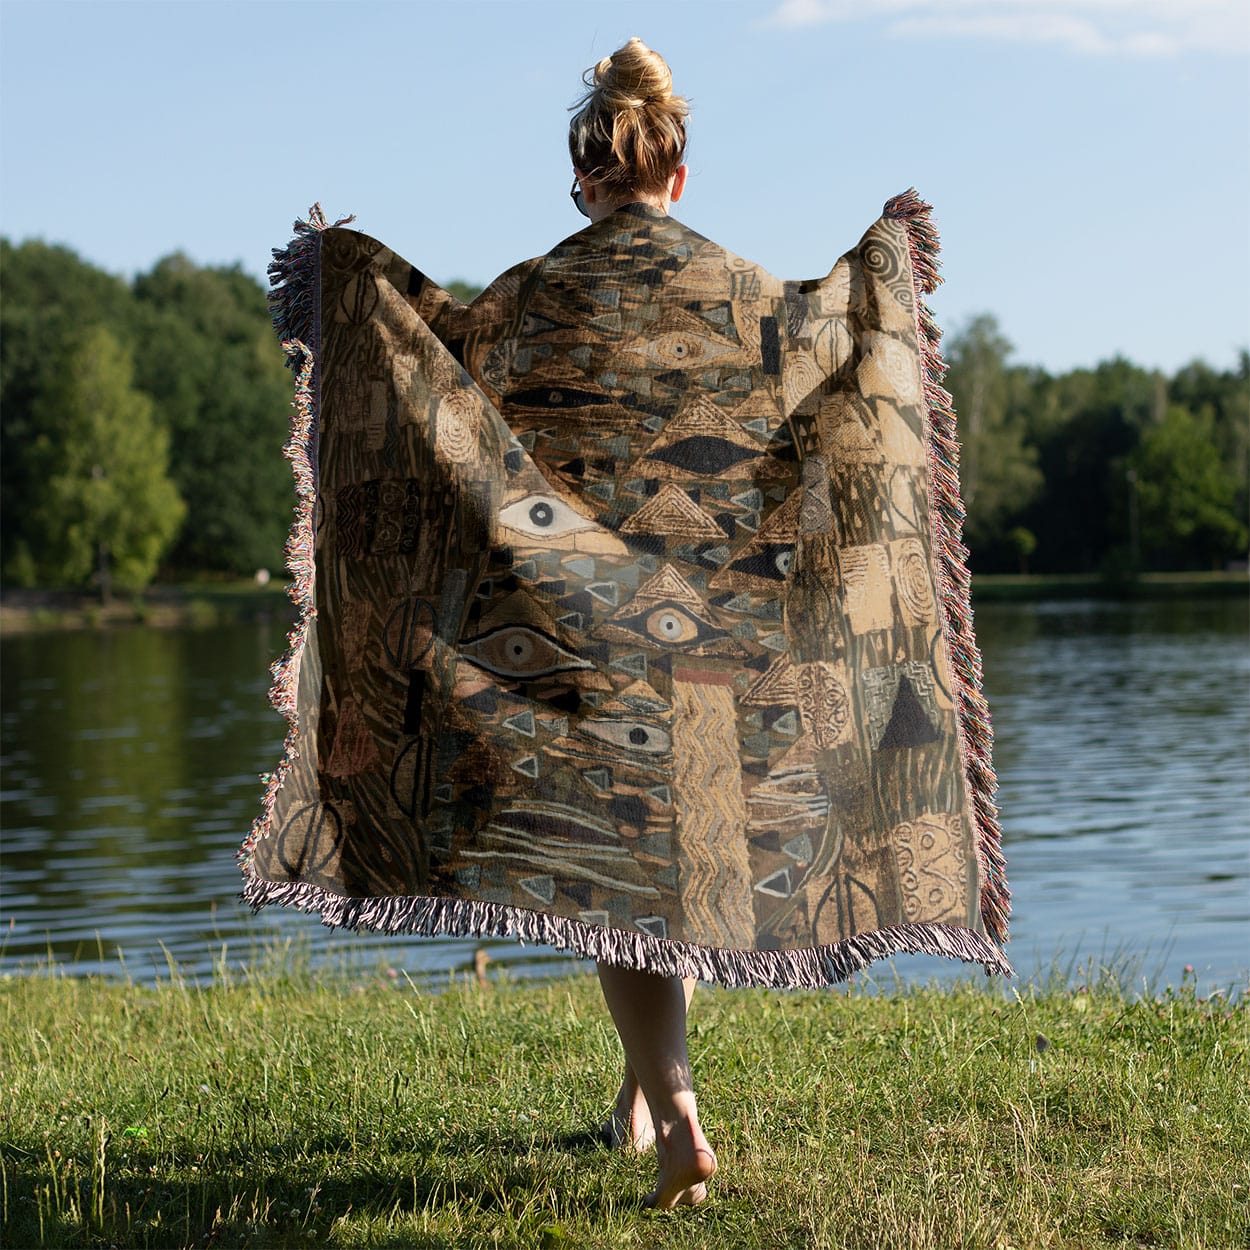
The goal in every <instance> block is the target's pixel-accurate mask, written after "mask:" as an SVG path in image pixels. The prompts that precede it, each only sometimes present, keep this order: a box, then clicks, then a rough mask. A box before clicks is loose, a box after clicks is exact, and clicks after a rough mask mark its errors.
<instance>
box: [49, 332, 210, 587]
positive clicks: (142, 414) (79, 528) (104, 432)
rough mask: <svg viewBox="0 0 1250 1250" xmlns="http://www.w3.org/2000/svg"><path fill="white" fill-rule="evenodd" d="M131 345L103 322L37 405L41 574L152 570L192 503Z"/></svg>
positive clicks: (112, 579)
mask: <svg viewBox="0 0 1250 1250" xmlns="http://www.w3.org/2000/svg"><path fill="white" fill-rule="evenodd" d="M133 373H134V367H133V364H132V362H131V359H130V353H129V352H128V351H127V350H126V349H125V348H123V347H122V346H121V345H120V344H119V343H118V342H117V340H116V339H115V338H114V337H113V335H112V334H111V333H110V332H109V331H108V330H106V329H105V328H104V327H103V326H97V327H95V328H94V329H89V330H87V331H86V333H85V334H84V335H83V336H82V338H81V340H80V341H79V342H78V343H77V345H75V346H74V347H72V348H71V349H70V350H69V351H68V352H67V353H66V354H65V356H64V357H63V358H62V359H61V360H60V361H59V363H58V367H57V369H56V371H55V373H54V374H52V376H51V377H50V378H49V379H48V380H47V382H46V383H45V385H44V388H43V389H42V390H41V391H40V393H39V395H38V396H37V398H36V400H35V403H34V405H33V408H32V416H33V422H34V426H35V429H36V431H37V433H36V434H35V437H34V440H33V443H32V444H31V446H30V448H29V452H28V455H27V465H28V468H29V469H30V470H31V471H32V472H33V473H34V474H35V476H36V480H37V481H38V482H39V484H40V489H39V491H38V494H37V496H36V497H35V500H34V502H33V504H32V516H31V521H32V524H31V526H30V533H31V534H32V535H33V536H34V537H35V544H34V545H32V546H30V547H29V548H27V551H28V553H29V559H30V560H31V562H32V565H33V568H34V569H35V570H36V571H37V572H38V574H39V575H40V580H44V581H50V582H54V583H61V584H70V585H82V584H84V583H86V582H87V581H89V580H90V579H91V577H92V576H93V574H94V575H96V576H97V577H98V578H99V584H100V589H101V593H102V594H103V595H104V596H105V597H106V598H107V597H108V595H109V593H110V590H111V587H112V585H113V584H116V585H117V586H119V587H122V588H125V589H128V590H138V589H141V588H142V587H144V586H146V585H147V584H148V582H150V581H151V580H152V577H153V575H154V574H155V572H156V566H157V563H158V561H159V560H160V557H161V555H162V553H163V552H164V551H165V549H166V548H167V547H168V545H169V543H170V541H171V540H172V538H173V536H174V535H175V533H177V530H178V526H179V525H180V524H181V522H182V518H183V516H184V514H185V511H186V508H185V506H184V504H183V502H182V500H181V499H180V498H179V496H178V492H177V490H176V489H175V487H174V484H173V483H172V482H171V481H170V480H169V478H168V477H167V476H166V469H167V465H168V458H169V436H168V434H167V433H166V431H165V430H163V429H161V428H160V427H159V426H158V425H157V424H156V422H155V420H154V418H153V411H152V401H151V399H149V398H148V396H147V395H144V394H143V393H142V392H140V391H138V390H136V389H135V388H134V386H133V385H132V381H133Z"/></svg>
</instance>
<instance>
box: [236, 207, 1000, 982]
mask: <svg viewBox="0 0 1250 1250" xmlns="http://www.w3.org/2000/svg"><path fill="white" fill-rule="evenodd" d="M935 255H936V236H935V234H934V232H933V229H932V226H931V224H930V223H929V219H928V206H927V205H924V204H922V203H921V202H920V201H919V200H918V199H917V198H916V196H915V195H914V193H911V192H909V193H907V194H905V195H903V196H900V197H897V198H896V199H895V200H893V201H891V202H890V204H888V205H887V206H886V210H885V213H884V215H883V217H882V218H881V219H880V220H879V221H878V222H876V223H875V224H874V225H873V226H872V227H871V228H870V229H869V231H868V233H867V234H866V235H865V236H864V238H863V239H862V240H861V242H860V243H859V245H858V246H857V247H855V248H854V249H852V250H851V251H850V252H848V253H847V254H846V255H845V256H843V257H842V259H841V260H839V261H838V263H837V265H835V267H834V268H833V270H832V272H830V274H829V275H828V276H827V277H825V278H822V279H819V280H815V281H809V282H783V281H780V280H779V279H777V278H774V277H773V276H772V275H770V274H769V273H767V272H765V271H764V270H762V269H760V268H759V267H758V266H755V265H752V264H750V263H749V262H747V261H744V260H742V259H740V258H738V257H736V256H734V255H732V254H731V253H729V252H727V251H725V250H724V249H723V248H721V247H719V246H717V245H716V244H714V243H712V242H711V241H710V240H708V239H706V238H704V237H702V236H701V235H699V234H697V233H696V232H694V231H693V230H691V229H689V228H688V227H686V226H685V225H683V224H681V223H680V222H679V221H677V220H675V219H674V218H672V217H669V216H666V215H664V214H663V213H661V212H659V211H658V210H655V209H653V208H651V207H649V206H647V205H645V204H632V205H629V206H627V207H626V208H623V209H620V210H618V211H617V212H615V213H613V214H611V215H610V216H609V217H607V218H605V219H603V220H602V221H600V222H598V223H595V224H593V225H590V226H588V227H587V228H586V229H584V230H582V231H580V232H579V233H578V234H575V235H573V236H572V237H571V238H569V239H567V240H565V241H564V242H563V243H561V244H560V245H558V246H557V247H556V248H554V249H553V250H552V251H551V252H550V253H549V254H548V255H546V256H544V257H541V258H539V259H536V260H532V261H527V262H525V263H523V264H521V265H518V266H517V267H515V268H514V269H512V270H510V271H509V272H508V273H506V274H504V275H503V276H502V277H500V278H499V279H498V280H497V281H496V282H494V283H493V284H492V285H491V286H490V287H489V288H488V289H487V290H486V291H484V292H483V293H482V294H481V295H480V296H479V297H478V298H477V299H476V300H474V301H473V303H472V304H469V305H465V304H461V303H460V302H459V301H457V300H455V299H454V298H452V297H451V296H450V295H449V294H448V293H447V292H446V291H444V290H443V289H442V288H441V287H439V286H438V285H437V284H435V283H434V282H432V281H431V280H430V279H429V278H427V277H426V276H425V275H423V274H422V273H421V272H420V271H418V270H416V269H415V268H413V267H412V266H411V265H410V264H409V263H408V262H407V261H405V260H403V259H402V258H401V257H399V256H398V255H397V254H395V253H394V252H392V251H390V250H389V249H387V248H386V247H384V246H383V245H382V244H381V243H379V242H378V241H377V240H375V239H372V238H370V237H368V236H367V235H364V234H360V233H358V232H356V231H353V230H349V229H345V228H342V227H341V226H333V227H332V226H328V225H326V223H325V221H324V219H323V218H321V217H320V216H319V212H318V213H315V214H314V216H313V220H312V221H310V222H307V223H297V236H296V239H295V241H294V242H293V243H292V245H291V246H290V247H289V248H288V249H286V250H285V251H283V252H280V253H275V256H276V258H277V259H276V261H275V265H274V267H273V273H274V277H275V283H276V290H275V297H274V307H275V318H276V321H277V323H278V327H279V333H280V334H281V335H282V336H283V338H284V340H285V341H286V343H287V347H288V351H289V352H290V353H291V354H292V357H293V361H294V363H295V365H296V366H297V368H298V371H299V374H300V381H299V385H298V389H297V402H296V423H295V431H294V434H293V437H292V442H291V445H290V447H289V448H288V454H290V456H291V457H292V459H293V461H294V462H295V467H296V477H297V484H298V489H299V491H300V495H301V507H300V511H299V516H298V519H297V523H296V526H295V529H294V531H293V533H292V538H291V542H290V546H289V556H290V561H291V567H292V571H293V573H294V575H295V581H294V594H295V596H296V597H297V600H298V601H299V602H300V604H301V606H302V608H303V611H302V615H301V619H300V622H299V624H298V625H297V627H296V630H295V632H294V634H293V637H292V646H291V651H290V653H289V655H288V656H287V657H286V658H285V659H284V660H283V661H281V662H280V663H279V664H278V665H277V666H275V669H276V681H275V691H274V698H275V702H276V703H277V705H278V706H279V707H280V708H281V709H282V710H283V711H285V712H286V713H287V715H288V716H289V717H290V719H291V731H290V734H289V737H288V744H287V752H286V755H285V757H284V759H283V760H282V762H281V764H280V765H279V767H278V769H277V771H276V772H275V773H274V774H272V775H271V776H270V777H269V778H268V779H267V788H266V793H265V799H264V805H263V810H262V812H261V815H260V816H259V817H258V819H257V821H256V824H255V826H254V827H253V829H252V832H251V834H250V835H249V838H248V840H247V842H246V843H245V845H244V849H243V852H242V854H241V859H242V865H243V869H244V874H245V890H244V895H245V897H246V898H247V899H248V901H250V902H251V903H252V904H253V905H254V906H261V905H264V904H266V903H269V902H280V903H293V904H295V905H298V906H301V907H305V908H309V909H312V910H316V911H318V912H319V913H320V914H321V916H322V918H323V920H324V921H325V922H326V923H328V924H334V925H350V926H353V927H354V926H357V925H363V926H367V927H371V928H378V929H382V930H387V931H393V932H400V931H403V932H418V933H477V934H512V935H514V936H518V937H521V938H524V939H527V940H537V941H543V942H548V943H551V944H554V945H556V946H559V947H561V948H563V949H567V950H571V951H575V952H577V953H579V954H582V955H586V956H590V957H593V958H604V959H608V960H610V961H612V962H617V963H621V964H625V965H627V966H634V967H640V968H646V969H649V970H652V971H656V972H664V973H669V974H673V973H680V974H683V975H698V976H702V977H704V978H705V979H715V980H719V981H722V982H723V983H726V984H731V985H734V984H749V983H755V984H773V985H819V984H827V983H830V982H833V981H836V980H839V979H841V978H843V977H845V976H847V975H849V973H850V972H852V971H854V970H855V969H856V968H858V967H862V966H863V965H864V964H865V963H867V962H868V961H869V960H871V959H874V958H878V957H880V956H883V955H888V954H890V953H893V952H895V951H928V952H931V953H934V954H941V955H949V956H954V957H958V958H962V959H965V960H972V961H977V962H980V963H982V964H984V965H985V967H986V970H987V971H998V972H1003V973H1007V974H1010V966H1009V965H1008V964H1007V961H1006V959H1005V958H1004V956H1003V955H1002V953H1001V950H1000V949H999V947H1000V944H1001V943H1002V942H1003V941H1005V939H1006V919H1007V904H1008V897H1009V896H1008V893H1007V890H1006V885H1005V881H1004V879H1003V863H1002V857H1001V852H1000V849H999V832H998V825H997V817H996V811H995V808H994V802H993V790H994V779H993V772H992V769H991V766H990V730H989V721H988V716H987V714H986V712H985V706H984V701H983V699H982V697H981V694H980V667H979V657H978V655H977V651H976V646H975V641H974V639H973V634H972V622H971V613H970V611H969V607H968V586H967V571H966V558H965V557H966V553H965V552H964V551H963V549H962V547H961V546H960V544H959V527H960V523H961V520H962V509H961V506H960V503H959V497H958V481H957V476H956V463H957V448H956V443H955V439H954V416H953V413H952V412H951V410H950V402H949V396H947V395H946V394H945V392H943V391H942V390H941V388H940V385H939V379H940V373H941V362H940V359H939V358H938V355H937V331H936V328H935V327H934V326H933V324H932V321H931V319H930V318H929V316H928V313H927V310H926V309H925V308H924V306H923V303H922V299H921V297H922V295H923V294H924V293H926V292H927V290H929V289H931V287H932V286H933V285H934V283H935V282H936V265H935Z"/></svg>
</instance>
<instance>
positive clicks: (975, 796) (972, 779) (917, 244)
mask: <svg viewBox="0 0 1250 1250" xmlns="http://www.w3.org/2000/svg"><path fill="white" fill-rule="evenodd" d="M883 212H884V215H885V216H886V217H889V218H891V219H893V220H894V221H898V222H901V223H902V225H903V227H904V229H905V230H906V231H907V240H908V245H909V249H910V252H911V264H912V274H913V276H914V279H915V283H916V288H917V290H916V321H917V333H918V337H919V341H920V348H921V353H922V356H923V361H924V364H923V368H924V393H925V401H926V404H927V407H928V411H929V423H928V424H929V472H930V480H931V483H932V487H931V489H932V492H933V503H934V505H935V506H934V507H933V509H932V512H933V530H934V539H935V543H934V546H935V550H936V555H937V567H938V597H939V599H940V600H941V603H942V610H943V613H944V615H945V617H946V626H947V628H946V638H947V643H948V645H949V647H950V651H951V667H952V669H953V670H954V675H955V681H956V684H957V687H958V689H957V692H956V693H957V706H958V709H959V725H960V731H961V735H962V738H963V747H964V759H965V761H966V763H967V769H968V779H969V788H970V790H971V793H972V805H973V813H974V818H975V820H976V830H977V837H976V845H977V858H978V863H979V866H980V870H981V917H982V919H983V920H984V922H985V928H986V931H987V932H988V933H989V934H990V935H991V936H992V937H993V938H994V940H995V941H997V942H1000V943H1003V942H1006V941H1007V940H1008V917H1009V915H1010V912H1011V893H1010V891H1009V890H1008V888H1007V876H1006V861H1005V859H1004V857H1003V851H1002V830H1001V828H1000V826H999V822H998V807H997V805H996V804H995V802H994V793H995V791H996V790H997V788H998V779H997V777H996V776H995V773H994V766H993V763H992V759H991V756H992V752H993V746H994V731H993V728H992V726H991V724H990V714H989V709H988V707H987V706H986V702H985V696H984V695H983V694H982V693H981V652H980V651H979V650H978V648H977V644H976V640H975V637H974V635H973V630H972V598H971V595H972V579H971V575H970V573H969V571H968V548H967V547H965V546H964V544H963V541H962V538H961V535H962V533H963V524H964V517H965V515H966V510H965V508H964V504H963V500H962V497H961V496H960V493H959V438H958V434H957V430H956V422H955V409H954V406H953V404H952V401H951V395H950V392H949V391H947V390H945V389H944V388H943V386H942V379H943V377H944V376H945V374H946V362H945V361H944V360H943V359H942V353H941V339H942V332H941V330H940V329H938V325H937V322H936V321H934V319H933V315H932V313H931V312H930V311H929V308H928V305H926V304H925V302H924V300H923V299H922V298H921V296H923V295H929V294H931V293H932V292H933V291H934V290H935V289H936V288H937V287H938V286H939V285H940V284H941V282H942V278H941V275H940V274H939V273H938V263H939V262H938V253H939V251H940V242H939V239H938V232H937V228H936V227H935V226H934V224H933V221H932V218H931V214H932V212H933V207H932V205H930V204H926V203H925V202H924V201H923V200H922V199H921V198H920V196H919V195H917V193H916V189H915V188H914V187H912V188H909V189H908V190H907V191H904V192H903V193H902V194H901V195H896V196H895V197H894V198H893V199H891V200H888V201H887V202H886V205H885V208H884V210H883Z"/></svg>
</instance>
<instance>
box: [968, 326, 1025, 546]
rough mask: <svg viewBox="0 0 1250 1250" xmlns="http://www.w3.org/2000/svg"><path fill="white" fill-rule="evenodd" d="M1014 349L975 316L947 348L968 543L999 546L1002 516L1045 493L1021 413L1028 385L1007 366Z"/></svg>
mask: <svg viewBox="0 0 1250 1250" xmlns="http://www.w3.org/2000/svg"><path fill="white" fill-rule="evenodd" d="M1011 350H1012V348H1011V344H1010V343H1009V342H1008V341H1007V340H1006V339H1005V338H1004V337H1003V336H1002V335H1001V334H1000V333H999V331H998V325H997V323H996V322H995V320H994V318H993V317H990V316H980V317H977V318H975V319H974V320H973V321H972V322H971V323H970V324H969V325H968V326H967V327H966V328H965V329H964V331H963V333H962V334H960V335H958V336H956V337H955V338H954V339H953V340H952V343H951V346H950V348H949V349H948V363H949V366H950V368H949V370H948V372H947V377H946V383H945V385H946V386H947V388H948V389H949V390H950V391H951V393H952V394H953V395H954V396H955V397H956V409H955V411H956V413H957V415H958V418H959V436H960V439H961V441H962V448H961V451H960V458H959V464H960V482H961V487H962V491H963V498H964V503H965V505H966V506H967V508H968V520H967V523H966V525H965V527H964V533H965V537H966V540H967V542H968V543H969V544H970V545H971V546H972V547H974V548H980V547H982V546H988V545H991V544H994V543H996V542H997V540H998V535H999V534H1001V533H1002V524H1003V521H1004V520H1005V518H1007V517H1008V516H1010V515H1014V514H1018V513H1019V511H1020V509H1021V508H1022V507H1024V506H1026V505H1027V504H1028V503H1029V502H1030V501H1031V500H1032V499H1034V498H1035V497H1036V496H1037V494H1038V492H1039V491H1040V490H1041V488H1042V475H1041V472H1040V471H1039V470H1038V468H1037V449H1036V448H1035V447H1032V446H1030V445H1029V444H1028V443H1027V442H1026V441H1025V428H1024V422H1023V419H1022V415H1021V408H1022V402H1021V401H1022V397H1023V396H1024V394H1025V393H1026V388H1027V383H1026V382H1025V380H1024V378H1023V377H1022V375H1021V371H1020V370H1014V369H1009V368H1008V367H1007V357H1008V356H1009V355H1010V354H1011Z"/></svg>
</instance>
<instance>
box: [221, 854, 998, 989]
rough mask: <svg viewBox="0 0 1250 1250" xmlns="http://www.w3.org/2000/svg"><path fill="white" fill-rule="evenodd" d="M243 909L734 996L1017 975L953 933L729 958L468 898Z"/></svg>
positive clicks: (316, 895)
mask: <svg viewBox="0 0 1250 1250" xmlns="http://www.w3.org/2000/svg"><path fill="white" fill-rule="evenodd" d="M243 901H244V902H246V903H248V904H250V905H251V907H252V909H253V910H255V911H258V910H260V908H262V907H265V906H267V905H269V904H271V903H279V904H282V905H285V906H288V907H298V908H299V909H300V910H302V911H310V912H317V913H319V914H320V916H321V923H322V924H324V925H327V926H329V927H330V928H336V929H338V928H344V929H371V930H374V931H377V932H380V933H392V934H401V933H408V934H421V935H423V936H426V937H434V936H451V937H470V936H472V937H507V938H515V939H518V940H520V941H521V942H533V943H538V944H541V945H543V946H552V947H554V948H555V949H556V950H561V951H567V952H569V953H570V954H572V955H576V956H578V957H579V958H582V959H594V960H603V961H604V962H606V963H611V964H616V965H618V966H620V967H623V968H636V969H638V970H640V971H644V972H653V973H656V974H657V975H659V976H668V977H697V978H698V979H699V980H701V981H715V982H718V983H719V984H721V985H725V986H728V987H729V988H731V989H733V988H738V987H741V986H748V985H759V986H772V987H774V988H776V989H819V988H820V987H821V986H826V985H834V984H837V983H838V982H839V981H845V980H846V979H847V978H848V977H849V976H851V975H852V974H854V973H856V972H858V971H859V970H860V969H862V968H866V967H867V966H868V965H869V964H870V963H872V962H873V961H874V960H877V959H884V958H886V957H888V956H890V955H899V954H909V955H942V956H945V957H946V958H948V959H962V960H964V961H965V962H966V963H979V964H982V965H983V966H984V968H985V973H986V975H987V976H990V975H993V974H994V973H999V974H1001V975H1003V976H1008V977H1009V976H1011V975H1013V973H1012V968H1011V965H1010V964H1009V963H1008V962H1007V960H1006V959H1005V958H1004V957H1003V954H1002V952H1001V951H1000V950H999V949H998V948H997V947H996V946H995V945H994V944H993V943H992V942H990V941H987V940H986V939H985V938H983V937H981V935H980V934H978V933H974V932H973V931H972V930H971V929H963V928H959V927H957V926H954V925H939V924H915V925H897V926H894V927H892V928H888V929H877V930H875V931H874V932H872V933H863V934H859V935H857V936H856V937H852V938H847V939H846V940H845V941H842V942H835V943H833V944H831V945H828V946H817V947H807V948H805V949H802V950H776V951H761V950H725V949H722V948H719V947H713V946H698V945H695V944H694V943H692V942H678V941H674V940H673V939H671V938H657V937H652V936H651V934H649V933H640V932H635V931H633V930H630V929H608V928H603V927H601V926H599V925H588V924H584V923H583V922H582V921H580V920H570V919H569V918H567V917H565V916H552V915H548V914H547V913H545V912H535V911H529V910H528V909H526V908H523V907H509V906H505V905H504V904H501V903H481V902H473V901H469V900H466V899H454V898H428V897H425V896H415V895H414V896H406V897H397V896H391V897H389V898H344V897H342V896H340V895H337V894H332V893H331V892H330V891H328V890H324V889H322V888H321V887H320V886H315V885H309V884H308V883H306V882H280V881H264V880H261V879H260V878H258V877H255V876H249V877H248V879H247V882H246V884H245V886H244V889H243Z"/></svg>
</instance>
